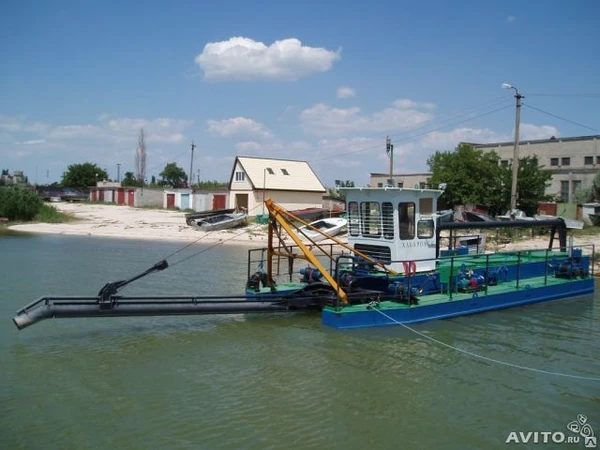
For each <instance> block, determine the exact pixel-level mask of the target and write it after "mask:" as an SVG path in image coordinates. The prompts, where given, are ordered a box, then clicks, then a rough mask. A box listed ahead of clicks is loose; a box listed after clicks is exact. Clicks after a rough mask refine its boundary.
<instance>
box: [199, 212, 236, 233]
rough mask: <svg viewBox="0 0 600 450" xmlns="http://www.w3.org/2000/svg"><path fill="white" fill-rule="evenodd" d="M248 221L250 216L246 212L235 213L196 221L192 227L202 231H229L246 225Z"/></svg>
mask: <svg viewBox="0 0 600 450" xmlns="http://www.w3.org/2000/svg"><path fill="white" fill-rule="evenodd" d="M247 220H248V214H246V213H244V212H233V213H230V214H218V215H216V216H210V217H206V218H202V219H198V220H196V221H194V220H192V221H191V222H192V226H193V227H194V228H197V229H199V230H200V231H217V230H228V229H229V228H235V227H238V226H240V225H245V224H246V221H247Z"/></svg>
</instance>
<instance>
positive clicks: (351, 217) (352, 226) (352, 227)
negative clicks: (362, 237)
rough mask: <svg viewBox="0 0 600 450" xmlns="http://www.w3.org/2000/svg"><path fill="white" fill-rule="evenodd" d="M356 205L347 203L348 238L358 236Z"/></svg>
mask: <svg viewBox="0 0 600 450" xmlns="http://www.w3.org/2000/svg"><path fill="white" fill-rule="evenodd" d="M358 223H359V220H358V203H356V202H350V203H348V232H349V233H350V236H358Z"/></svg>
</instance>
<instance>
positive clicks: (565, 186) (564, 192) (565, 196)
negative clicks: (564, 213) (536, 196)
mask: <svg viewBox="0 0 600 450" xmlns="http://www.w3.org/2000/svg"><path fill="white" fill-rule="evenodd" d="M560 197H561V200H562V201H563V203H569V182H568V181H561V182H560Z"/></svg>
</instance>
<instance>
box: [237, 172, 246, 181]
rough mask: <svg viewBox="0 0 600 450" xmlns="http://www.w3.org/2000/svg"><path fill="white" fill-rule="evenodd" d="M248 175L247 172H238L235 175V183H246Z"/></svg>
mask: <svg viewBox="0 0 600 450" xmlns="http://www.w3.org/2000/svg"><path fill="white" fill-rule="evenodd" d="M245 180H246V173H245V172H236V173H235V181H245Z"/></svg>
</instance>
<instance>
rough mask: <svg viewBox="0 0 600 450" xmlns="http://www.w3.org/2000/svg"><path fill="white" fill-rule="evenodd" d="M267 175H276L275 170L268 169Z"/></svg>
mask: <svg viewBox="0 0 600 450" xmlns="http://www.w3.org/2000/svg"><path fill="white" fill-rule="evenodd" d="M267 173H268V174H269V175H275V172H273V169H271V168H270V167H267Z"/></svg>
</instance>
